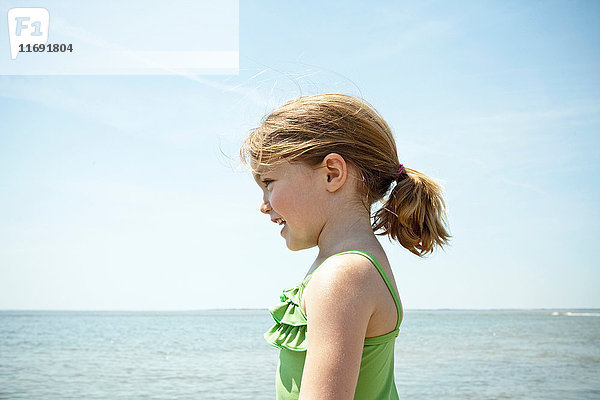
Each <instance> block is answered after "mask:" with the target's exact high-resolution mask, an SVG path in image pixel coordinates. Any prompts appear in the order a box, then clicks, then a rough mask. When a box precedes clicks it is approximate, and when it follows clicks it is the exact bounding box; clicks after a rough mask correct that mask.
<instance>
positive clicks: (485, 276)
mask: <svg viewBox="0 0 600 400" xmlns="http://www.w3.org/2000/svg"><path fill="white" fill-rule="evenodd" d="M192 11H193V12H201V10H190V12H192ZM239 21H240V27H239V28H240V37H239V40H240V41H239V51H240V73H239V75H238V76H198V77H182V76H29V77H28V76H0V309H92V310H97V309H107V310H116V309H120V310H193V309H204V308H232V307H233V308H251V307H268V306H270V305H271V304H272V303H273V302H275V301H277V299H278V297H279V292H280V291H281V289H283V288H287V287H292V286H294V285H295V284H296V283H297V282H298V281H299V280H301V279H302V278H303V277H304V274H305V272H306V270H307V268H308V266H309V265H310V263H311V261H312V257H314V256H315V254H316V251H315V249H312V250H308V251H303V252H298V253H293V252H290V251H289V250H287V249H286V247H285V242H284V241H283V239H282V238H281V237H280V236H279V229H278V228H277V226H276V225H275V224H272V223H271V222H270V221H269V219H268V217H266V216H264V215H262V214H260V213H259V212H258V206H259V200H260V190H259V189H258V187H256V186H255V183H254V181H253V180H252V177H251V176H250V174H249V173H248V172H246V171H244V170H243V169H242V168H240V167H239V166H238V165H237V161H236V159H235V157H236V156H237V150H238V147H239V144H240V142H241V140H242V139H243V137H244V136H245V135H246V134H247V133H248V132H249V131H250V130H251V129H252V127H255V126H256V125H257V124H258V123H259V121H260V118H261V117H262V116H263V114H264V113H265V112H267V111H269V110H271V109H272V108H273V107H274V106H276V105H278V104H281V103H282V102H284V101H285V100H287V99H289V98H292V97H295V96H298V95H301V94H315V93H321V92H343V93H350V94H356V95H361V96H363V97H365V98H366V99H367V100H368V101H369V102H371V103H372V104H373V105H374V106H375V107H376V108H377V109H378V110H379V111H380V112H381V113H382V115H383V116H384V117H385V118H386V120H387V121H388V122H389V124H390V125H391V127H392V129H393V131H394V134H395V136H396V138H397V143H398V148H399V153H400V157H401V161H402V162H404V164H405V165H407V166H409V167H411V168H414V169H418V170H422V171H423V172H425V173H427V174H429V175H431V176H432V177H435V178H437V179H438V180H439V181H440V182H441V183H442V184H443V185H444V187H445V190H446V196H447V203H448V207H449V217H450V224H451V225H450V226H451V231H452V234H453V235H454V238H453V240H452V245H451V246H450V247H449V248H448V249H447V250H446V251H443V252H439V253H437V254H435V255H433V256H430V257H429V258H427V259H419V258H418V257H416V256H414V255H412V254H410V253H409V252H408V251H406V250H404V249H403V248H402V247H401V246H400V245H391V244H389V243H388V242H387V239H382V241H383V242H384V245H385V247H386V249H387V250H388V256H389V258H390V261H391V263H392V266H393V270H394V273H395V276H396V280H397V282H398V286H399V290H400V296H401V298H402V300H403V303H404V306H405V307H406V308H515V307H518V308H537V307H548V308H552V307H565V308H574V307H600V290H598V288H599V287H600V271H599V268H598V265H599V264H600V263H599V262H598V260H597V255H596V253H597V252H596V251H595V244H594V243H595V241H596V240H597V238H598V235H599V234H600V230H599V212H598V204H599V200H600V193H599V185H598V184H599V183H600V179H599V178H600V170H599V165H600V157H599V149H600V136H599V134H600V132H599V128H600V73H599V71H600V3H598V2H594V1H527V2H523V1H515V2H506V1H486V2H481V1H473V2H468V1H461V2H444V1H429V2H421V1H419V2H417V1H414V2H402V3H399V2H379V3H368V2H355V1H344V2H332V3H330V2H303V3H302V4H301V5H300V4H299V3H298V5H291V4H288V3H284V2H276V1H256V2H241V4H240V14H239ZM107 23H109V21H107ZM230 158H231V159H230Z"/></svg>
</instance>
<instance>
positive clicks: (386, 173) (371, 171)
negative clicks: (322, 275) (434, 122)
mask: <svg viewBox="0 0 600 400" xmlns="http://www.w3.org/2000/svg"><path fill="white" fill-rule="evenodd" d="M330 153H338V154H340V155H341V156H342V157H344V159H345V160H346V161H347V162H350V163H352V164H353V165H354V166H355V167H356V169H357V171H358V172H359V173H360V175H361V184H360V186H359V187H360V191H361V193H362V195H363V196H364V199H363V203H364V204H365V206H368V210H369V213H370V210H371V206H372V205H373V203H375V202H377V201H381V202H382V204H383V206H382V207H381V208H379V209H378V210H377V211H376V212H375V213H374V214H373V215H372V217H373V223H372V227H373V230H374V231H375V232H376V233H377V231H380V232H379V233H377V234H378V235H389V236H390V238H392V239H394V240H397V241H398V242H399V243H400V244H401V245H402V246H404V247H405V248H407V249H408V250H409V251H411V252H412V253H414V254H416V255H418V256H423V255H425V254H427V253H431V252H432V251H433V250H434V248H435V246H439V247H442V246H443V245H445V244H447V243H448V239H449V238H450V234H449V233H448V231H447V229H446V225H447V221H446V206H445V203H444V199H443V198H442V194H441V187H440V186H439V185H438V184H437V183H436V182H434V181H433V180H432V179H430V178H428V177H427V176H426V175H424V174H422V173H420V172H418V171H415V170H413V169H410V168H404V167H402V171H401V173H399V170H400V169H401V164H400V162H399V161H398V153H397V150H396V142H395V140H394V137H393V135H392V132H391V130H390V128H389V126H388V125H387V123H386V122H385V121H384V119H383V118H382V117H381V115H379V113H378V112H377V111H376V110H375V109H374V108H373V107H372V106H371V105H370V104H368V103H367V102H366V101H364V100H362V99H359V98H357V97H353V96H349V95H343V94H322V95H316V96H304V97H298V98H296V99H293V100H291V101H289V102H287V103H286V104H284V105H283V106H282V107H280V108H278V109H277V110H275V111H273V112H272V113H271V114H269V115H267V116H266V117H265V118H264V119H263V121H262V123H261V125H260V126H259V127H258V128H256V129H255V130H253V131H252V132H251V133H250V135H249V136H248V138H246V140H245V141H244V143H243V144H242V147H241V150H240V156H241V158H242V161H243V162H244V163H245V164H246V165H249V166H251V168H253V169H254V170H255V169H257V168H258V167H259V166H269V165H274V164H277V163H278V162H281V161H282V160H286V161H290V162H294V161H295V162H304V163H307V164H309V165H316V164H318V163H320V162H321V161H322V160H323V158H324V157H325V156H326V155H327V154H330ZM394 182H395V185H393V186H392V188H391V190H390V186H391V185H392V184H393V183H394Z"/></svg>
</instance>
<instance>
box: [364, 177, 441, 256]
mask: <svg viewBox="0 0 600 400" xmlns="http://www.w3.org/2000/svg"><path fill="white" fill-rule="evenodd" d="M446 218H447V217H446V205H445V203H444V199H443V198H442V188H441V186H440V185H438V184H437V183H436V182H435V181H433V180H432V179H431V178H429V177H427V176H426V175H425V174H422V173H420V172H419V171H416V170H413V169H410V168H404V170H403V171H402V172H401V174H400V175H399V176H398V178H397V181H396V184H395V186H394V187H393V188H392V190H391V192H390V194H389V196H388V198H387V200H386V201H385V202H384V203H383V207H381V208H380V209H379V210H377V212H375V215H374V216H373V225H372V226H373V230H374V231H376V232H377V231H380V230H381V232H379V233H377V234H378V235H389V236H390V237H391V238H392V239H394V240H397V241H398V242H400V244H401V245H402V246H404V247H405V248H406V249H408V250H409V251H410V252H411V253H414V254H416V255H418V256H420V257H422V256H424V255H426V254H428V253H431V252H433V250H434V248H435V247H436V246H438V247H442V246H444V245H446V244H447V243H448V239H449V238H450V234H449V233H448V231H447V229H446V225H447V219H446Z"/></svg>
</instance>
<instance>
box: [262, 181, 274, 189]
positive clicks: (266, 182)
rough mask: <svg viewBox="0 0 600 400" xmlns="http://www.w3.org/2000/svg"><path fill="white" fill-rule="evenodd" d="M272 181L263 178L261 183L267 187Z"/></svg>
mask: <svg viewBox="0 0 600 400" xmlns="http://www.w3.org/2000/svg"><path fill="white" fill-rule="evenodd" d="M272 182H273V181H272V180H271V179H264V180H263V183H264V184H265V187H266V188H267V189H268V188H269V184H270V183H272Z"/></svg>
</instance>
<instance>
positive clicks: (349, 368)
mask: <svg viewBox="0 0 600 400" xmlns="http://www.w3.org/2000/svg"><path fill="white" fill-rule="evenodd" d="M372 270H373V267H372V266H371V264H370V261H369V260H367V259H365V258H364V257H363V256H360V255H355V254H345V255H340V256H336V257H332V258H330V259H329V260H327V261H326V262H325V263H324V264H323V265H321V266H320V267H319V269H318V270H317V271H316V272H315V274H314V275H313V277H312V278H311V281H310V283H309V284H308V286H307V287H306V290H305V292H304V297H303V298H304V303H305V306H306V313H307V317H308V327H307V354H306V362H305V365H304V372H303V374H302V383H301V386H300V399H301V400H313V399H319V400H330V399H353V398H354V391H355V389H356V382H357V380H358V373H359V370H360V362H361V358H362V351H363V345H364V340H365V334H366V331H367V325H368V323H369V319H370V318H371V315H372V313H373V311H374V308H375V307H374V299H375V296H374V292H373V290H375V289H376V285H374V284H373V282H372V281H373V279H372V277H373V275H372V274H371V273H372V272H373V271H372Z"/></svg>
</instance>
